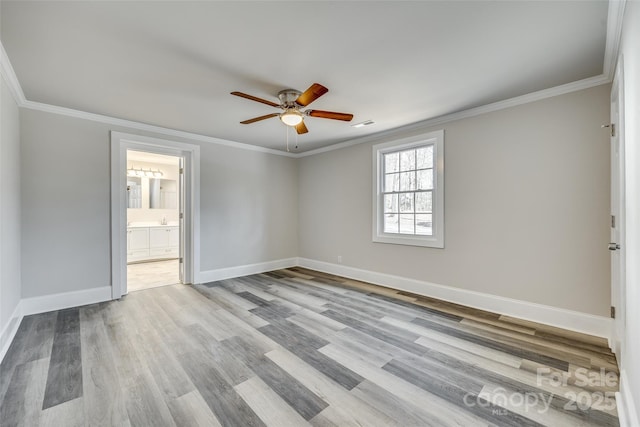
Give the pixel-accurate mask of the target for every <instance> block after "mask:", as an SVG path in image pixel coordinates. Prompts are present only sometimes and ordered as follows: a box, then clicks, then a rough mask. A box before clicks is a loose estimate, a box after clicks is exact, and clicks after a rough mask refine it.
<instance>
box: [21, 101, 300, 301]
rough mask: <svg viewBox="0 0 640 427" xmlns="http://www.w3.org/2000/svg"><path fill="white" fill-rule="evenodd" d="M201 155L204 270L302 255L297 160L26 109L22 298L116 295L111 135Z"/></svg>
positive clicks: (23, 126) (23, 130) (23, 124)
mask: <svg viewBox="0 0 640 427" xmlns="http://www.w3.org/2000/svg"><path fill="white" fill-rule="evenodd" d="M111 130H116V131H122V132H129V133H134V134H144V135H149V136H155V137H158V138H164V139H173V140H177V141H183V142H188V143H192V144H199V145H200V146H201V182H200V185H201V188H200V200H201V212H200V214H201V215H200V217H201V270H202V271H207V270H212V269H217V268H224V267H232V266H237V265H244V264H252V263H259V262H265V261H271V260H276V259H282V258H289V257H295V256H296V255H297V250H298V248H297V228H298V227H297V209H298V199H297V194H298V191H297V180H296V176H297V164H296V161H295V159H291V158H285V157H281V156H275V155H271V154H265V153H260V152H256V151H248V150H242V149H237V148H231V147H225V146H221V145H214V144H209V143H198V142H195V141H190V140H185V139H180V138H167V137H166V136H162V135H153V134H149V133H143V132H140V131H136V130H133V129H127V128H121V127H115V126H111V125H107V124H103V123H97V122H92V121H88V120H84V119H78V118H72V117H66V116H62V115H56V114H50V113H45V112H40V111H35V110H29V109H22V110H21V140H22V211H23V220H22V297H23V298H28V297H34V296H42V295H49V294H55V293H60V292H70V291H76V290H85V289H91V288H95V287H102V286H110V276H111V273H110V261H109V259H110V243H109V240H110V234H109V227H110V219H109V218H110V217H109V209H110V207H109V198H110V193H109V192H110V188H109V164H110V160H109V147H110V133H109V132H110V131H111Z"/></svg>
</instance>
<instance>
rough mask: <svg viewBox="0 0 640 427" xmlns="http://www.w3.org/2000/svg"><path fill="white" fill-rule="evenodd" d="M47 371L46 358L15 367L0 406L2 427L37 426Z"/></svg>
mask: <svg viewBox="0 0 640 427" xmlns="http://www.w3.org/2000/svg"><path fill="white" fill-rule="evenodd" d="M48 369H49V359H48V358H45V359H38V360H33V361H31V362H25V363H22V364H20V365H18V366H16V369H14V371H13V375H12V376H11V380H10V381H9V387H8V388H7V392H6V395H5V399H4V401H3V402H2V405H0V425H1V426H2V427H21V426H24V427H31V426H34V425H38V420H39V417H40V412H41V409H42V401H43V399H44V389H45V383H46V379H47V370H48Z"/></svg>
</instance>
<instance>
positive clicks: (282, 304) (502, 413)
mask: <svg viewBox="0 0 640 427" xmlns="http://www.w3.org/2000/svg"><path fill="white" fill-rule="evenodd" d="M538 369H542V371H538ZM538 372H543V373H544V374H543V375H538V374H537V373H538ZM617 372H618V369H617V365H616V361H615V358H614V356H613V355H612V354H611V353H610V351H609V350H608V349H607V346H606V342H605V341H604V340H603V339H600V338H596V337H591V336H585V335H580V334H577V333H573V332H568V331H563V330H559V329H555V328H551V327H546V326H542V325H538V324H533V323H530V322H525V321H519V320H517V319H512V318H507V317H504V316H500V315H497V314H493V313H488V312H483V311H479V310H474V309H469V308H466V307H463V306H458V305H455V304H450V303H444V302H441V301H438V300H433V299H430V298H424V297H418V296H416V295H411V294H407V293H403V292H398V291H394V290H390V289H387V288H382V287H377V286H373V285H369V284H365V283H362V282H356V281H352V280H348V279H344V278H339V277H335V276H330V275H327V274H322V273H318V272H314V271H309V270H304V269H300V268H293V269H287V270H279V271H275V272H271V273H265V274H258V275H253V276H247V277H243V278H237V279H231V280H224V281H220V282H214V283H208V284H205V285H198V286H185V285H174V286H165V287H159V288H154V289H149V290H146V291H144V292H133V293H131V294H129V295H127V296H126V297H123V298H122V299H121V300H118V301H112V302H106V303H101V304H94V305H89V306H84V307H79V308H73V309H67V310H60V311H56V312H50V313H44V314H38V315H32V316H27V317H25V318H24V320H23V321H22V323H21V325H20V328H19V330H18V333H17V335H16V337H15V339H14V341H13V343H12V345H11V347H10V348H9V351H8V353H7V355H6V356H5V359H4V361H3V362H2V364H0V405H1V406H0V425H1V426H2V427H9V426H30V427H31V426H64V427H72V426H154V427H155V426H234V427H236V426H241V427H244V426H275V427H283V426H305V425H313V426H318V427H320V426H402V427H410V426H494V425H496V426H540V425H545V426H563V427H564V426H616V425H618V418H617V412H616V409H615V400H614V399H613V398H612V397H611V396H612V393H613V392H615V391H616V390H617V382H616V383H614V384H601V383H599V382H598V379H602V378H603V377H604V376H607V375H608V376H609V378H611V377H613V378H617ZM583 374H584V375H586V374H592V378H594V379H595V380H594V381H591V382H590V383H589V384H584V381H582V379H583ZM562 378H564V380H561V379H562ZM576 400H577V402H574V401H576Z"/></svg>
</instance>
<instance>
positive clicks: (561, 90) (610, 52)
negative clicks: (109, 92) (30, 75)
mask: <svg viewBox="0 0 640 427" xmlns="http://www.w3.org/2000/svg"><path fill="white" fill-rule="evenodd" d="M625 5H626V0H610V1H609V10H608V15H607V36H606V45H605V55H604V64H603V73H602V74H600V75H598V76H594V77H589V78H586V79H583V80H578V81H575V82H571V83H567V84H564V85H560V86H556V87H552V88H549V89H544V90H540V91H537V92H532V93H529V94H525V95H521V96H517V97H514V98H510V99H506V100H503V101H498V102H494V103H491V104H486V105H482V106H479V107H474V108H470V109H467V110H462V111H458V112H454V113H451V114H446V115H443V116H439V117H435V118H431V119H427V120H423V121H420V122H416V123H412V124H410V125H406V126H401V127H397V128H393V129H389V130H386V131H383V132H378V133H375V134H371V135H367V136H364V137H361V138H356V139H350V140H346V141H343V142H339V143H337V144H332V145H329V146H327V147H322V148H318V149H315V150H310V151H306V152H302V153H289V152H285V151H280V150H275V149H271V148H265V147H260V146H257V145H251V144H245V143H241V142H236V141H231V140H225V139H221V138H215V137H211V136H206V135H201V134H197V133H192V132H186V131H181V130H176V129H170V128H165V127H161V126H155V125H150V124H146V123H141V122H136V121H132V120H126V119H120V118H116V117H110V116H105V115H101V114H95V113H88V112H85V111H80V110H74V109H71V108H65V107H59V106H55V105H50V104H43V103H40V102H33V101H28V100H27V99H26V98H25V95H24V92H23V91H22V87H21V86H20V82H19V81H18V78H17V77H16V74H15V72H14V70H13V67H12V65H11V62H10V61H9V57H8V56H7V53H6V51H5V50H4V46H3V45H2V42H0V71H1V72H2V76H3V77H4V79H5V81H6V82H7V85H8V86H9V89H10V91H11V94H12V95H13V97H14V99H15V100H16V103H17V104H18V106H19V107H22V108H28V109H32V110H38V111H44V112H48V113H53V114H60V115H64V116H69V117H75V118H80V119H85V120H90V121H95V122H100V123H106V124H111V125H114V126H123V127H127V128H131V129H137V130H142V131H146V132H152V133H156V134H160V135H166V136H172V137H178V138H186V139H189V140H193V141H200V142H207V143H212V144H218V145H223V146H227V147H234V148H239V149H244V150H250V151H258V152H262V153H268V154H274V155H277V156H284V157H290V158H302V157H308V156H313V155H316V154H321V153H326V152H328V151H333V150H339V149H342V148H346V147H351V146H354V145H358V144H363V143H367V142H373V141H379V140H382V139H384V138H387V137H389V136H392V135H397V134H399V133H405V132H411V131H420V130H424V129H426V128H429V127H432V126H437V125H441V124H444V123H449V122H452V121H455V120H461V119H466V118H470V117H475V116H479V115H481V114H486V113H490V112H494V111H499V110H503V109H505V108H510V107H515V106H518V105H523V104H528V103H530V102H535V101H540V100H542V99H546V98H551V97H554V96H558V95H564V94H567V93H570V92H576V91H579V90H583V89H588V88H591V87H595V86H600V85H603V84H607V83H611V81H612V80H613V75H614V72H615V65H616V62H617V59H618V49H619V45H620V38H621V35H622V22H623V19H624V9H625Z"/></svg>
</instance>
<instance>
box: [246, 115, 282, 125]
mask: <svg viewBox="0 0 640 427" xmlns="http://www.w3.org/2000/svg"><path fill="white" fill-rule="evenodd" d="M279 115H280V114H279V113H271V114H267V115H264V116H260V117H254V118H253V119H249V120H245V121H243V122H240V123H242V124H243V125H248V124H251V123H255V122H259V121H260V120H265V119H270V118H271V117H278V116H279Z"/></svg>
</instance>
